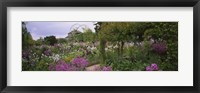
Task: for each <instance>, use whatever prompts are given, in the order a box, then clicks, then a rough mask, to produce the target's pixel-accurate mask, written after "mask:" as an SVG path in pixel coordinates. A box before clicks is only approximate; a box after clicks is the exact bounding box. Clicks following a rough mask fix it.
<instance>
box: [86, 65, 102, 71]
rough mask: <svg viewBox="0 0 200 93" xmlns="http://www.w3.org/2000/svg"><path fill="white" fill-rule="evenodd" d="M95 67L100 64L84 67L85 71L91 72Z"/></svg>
mask: <svg viewBox="0 0 200 93" xmlns="http://www.w3.org/2000/svg"><path fill="white" fill-rule="evenodd" d="M96 66H100V64H95V65H92V66H89V67H86V71H92V70H93V69H94V68H95V67H96Z"/></svg>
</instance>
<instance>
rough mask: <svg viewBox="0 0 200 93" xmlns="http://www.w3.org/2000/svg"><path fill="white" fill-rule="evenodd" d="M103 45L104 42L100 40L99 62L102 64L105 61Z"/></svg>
mask: <svg viewBox="0 0 200 93" xmlns="http://www.w3.org/2000/svg"><path fill="white" fill-rule="evenodd" d="M105 44H106V41H105V40H100V53H101V61H102V62H103V63H105V59H106V56H105Z"/></svg>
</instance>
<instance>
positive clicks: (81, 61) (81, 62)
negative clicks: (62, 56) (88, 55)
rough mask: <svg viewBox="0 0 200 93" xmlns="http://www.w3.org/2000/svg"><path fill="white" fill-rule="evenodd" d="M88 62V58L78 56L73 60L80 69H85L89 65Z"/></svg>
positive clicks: (73, 63)
mask: <svg viewBox="0 0 200 93" xmlns="http://www.w3.org/2000/svg"><path fill="white" fill-rule="evenodd" d="M88 63H89V62H88V61H87V60H86V59H84V58H81V57H77V58H75V59H73V60H72V65H74V66H75V67H77V68H79V69H80V70H81V69H84V68H85V67H86V66H87V65H88Z"/></svg>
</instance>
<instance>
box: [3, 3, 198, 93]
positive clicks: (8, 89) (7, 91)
mask: <svg viewBox="0 0 200 93" xmlns="http://www.w3.org/2000/svg"><path fill="white" fill-rule="evenodd" d="M69 6H70V7H88V6H90V7H97V6H98V7H193V22H194V26H193V27H194V28H193V29H194V30H193V36H194V37H193V44H194V45H193V46H194V47H193V53H194V57H193V63H194V66H193V67H194V70H193V73H194V76H193V77H194V79H193V80H194V81H193V83H194V86H192V87H188V86H185V87H181V86H142V87H140V86H133V87H131V86H129V87H128V86H123V87H122V86H101V87H100V86H87V87H84V86H77V87H73V86H68V87H58V86H52V87H48V86H42V87H39V86H37V87H31V86H7V47H8V46H7V7H69ZM0 28H1V29H0V53H1V54H0V91H1V92H2V93H26V92H30V93H31V92H33V93H35V92H38V93H40V92H46V93H49V92H56V93H58V92H65V93H66V92H71V93H82V92H85V93H93V92H99V93H100V92H102V93H103V92H105V93H110V92H117V93H122V92H123V93H124V92H125V93H168V92H170V93H199V92H200V91H199V87H200V78H199V77H200V76H199V75H200V73H199V72H200V71H199V70H200V69H199V68H200V63H199V57H198V56H199V53H200V50H199V48H198V47H199V44H200V43H199V39H200V38H199V36H200V33H199V31H200V0H98V1H97V0H2V1H0ZM169 82H170V81H169Z"/></svg>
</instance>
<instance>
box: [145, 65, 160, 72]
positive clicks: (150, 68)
mask: <svg viewBox="0 0 200 93" xmlns="http://www.w3.org/2000/svg"><path fill="white" fill-rule="evenodd" d="M146 71H158V65H157V64H155V63H153V64H151V66H147V67H146Z"/></svg>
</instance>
